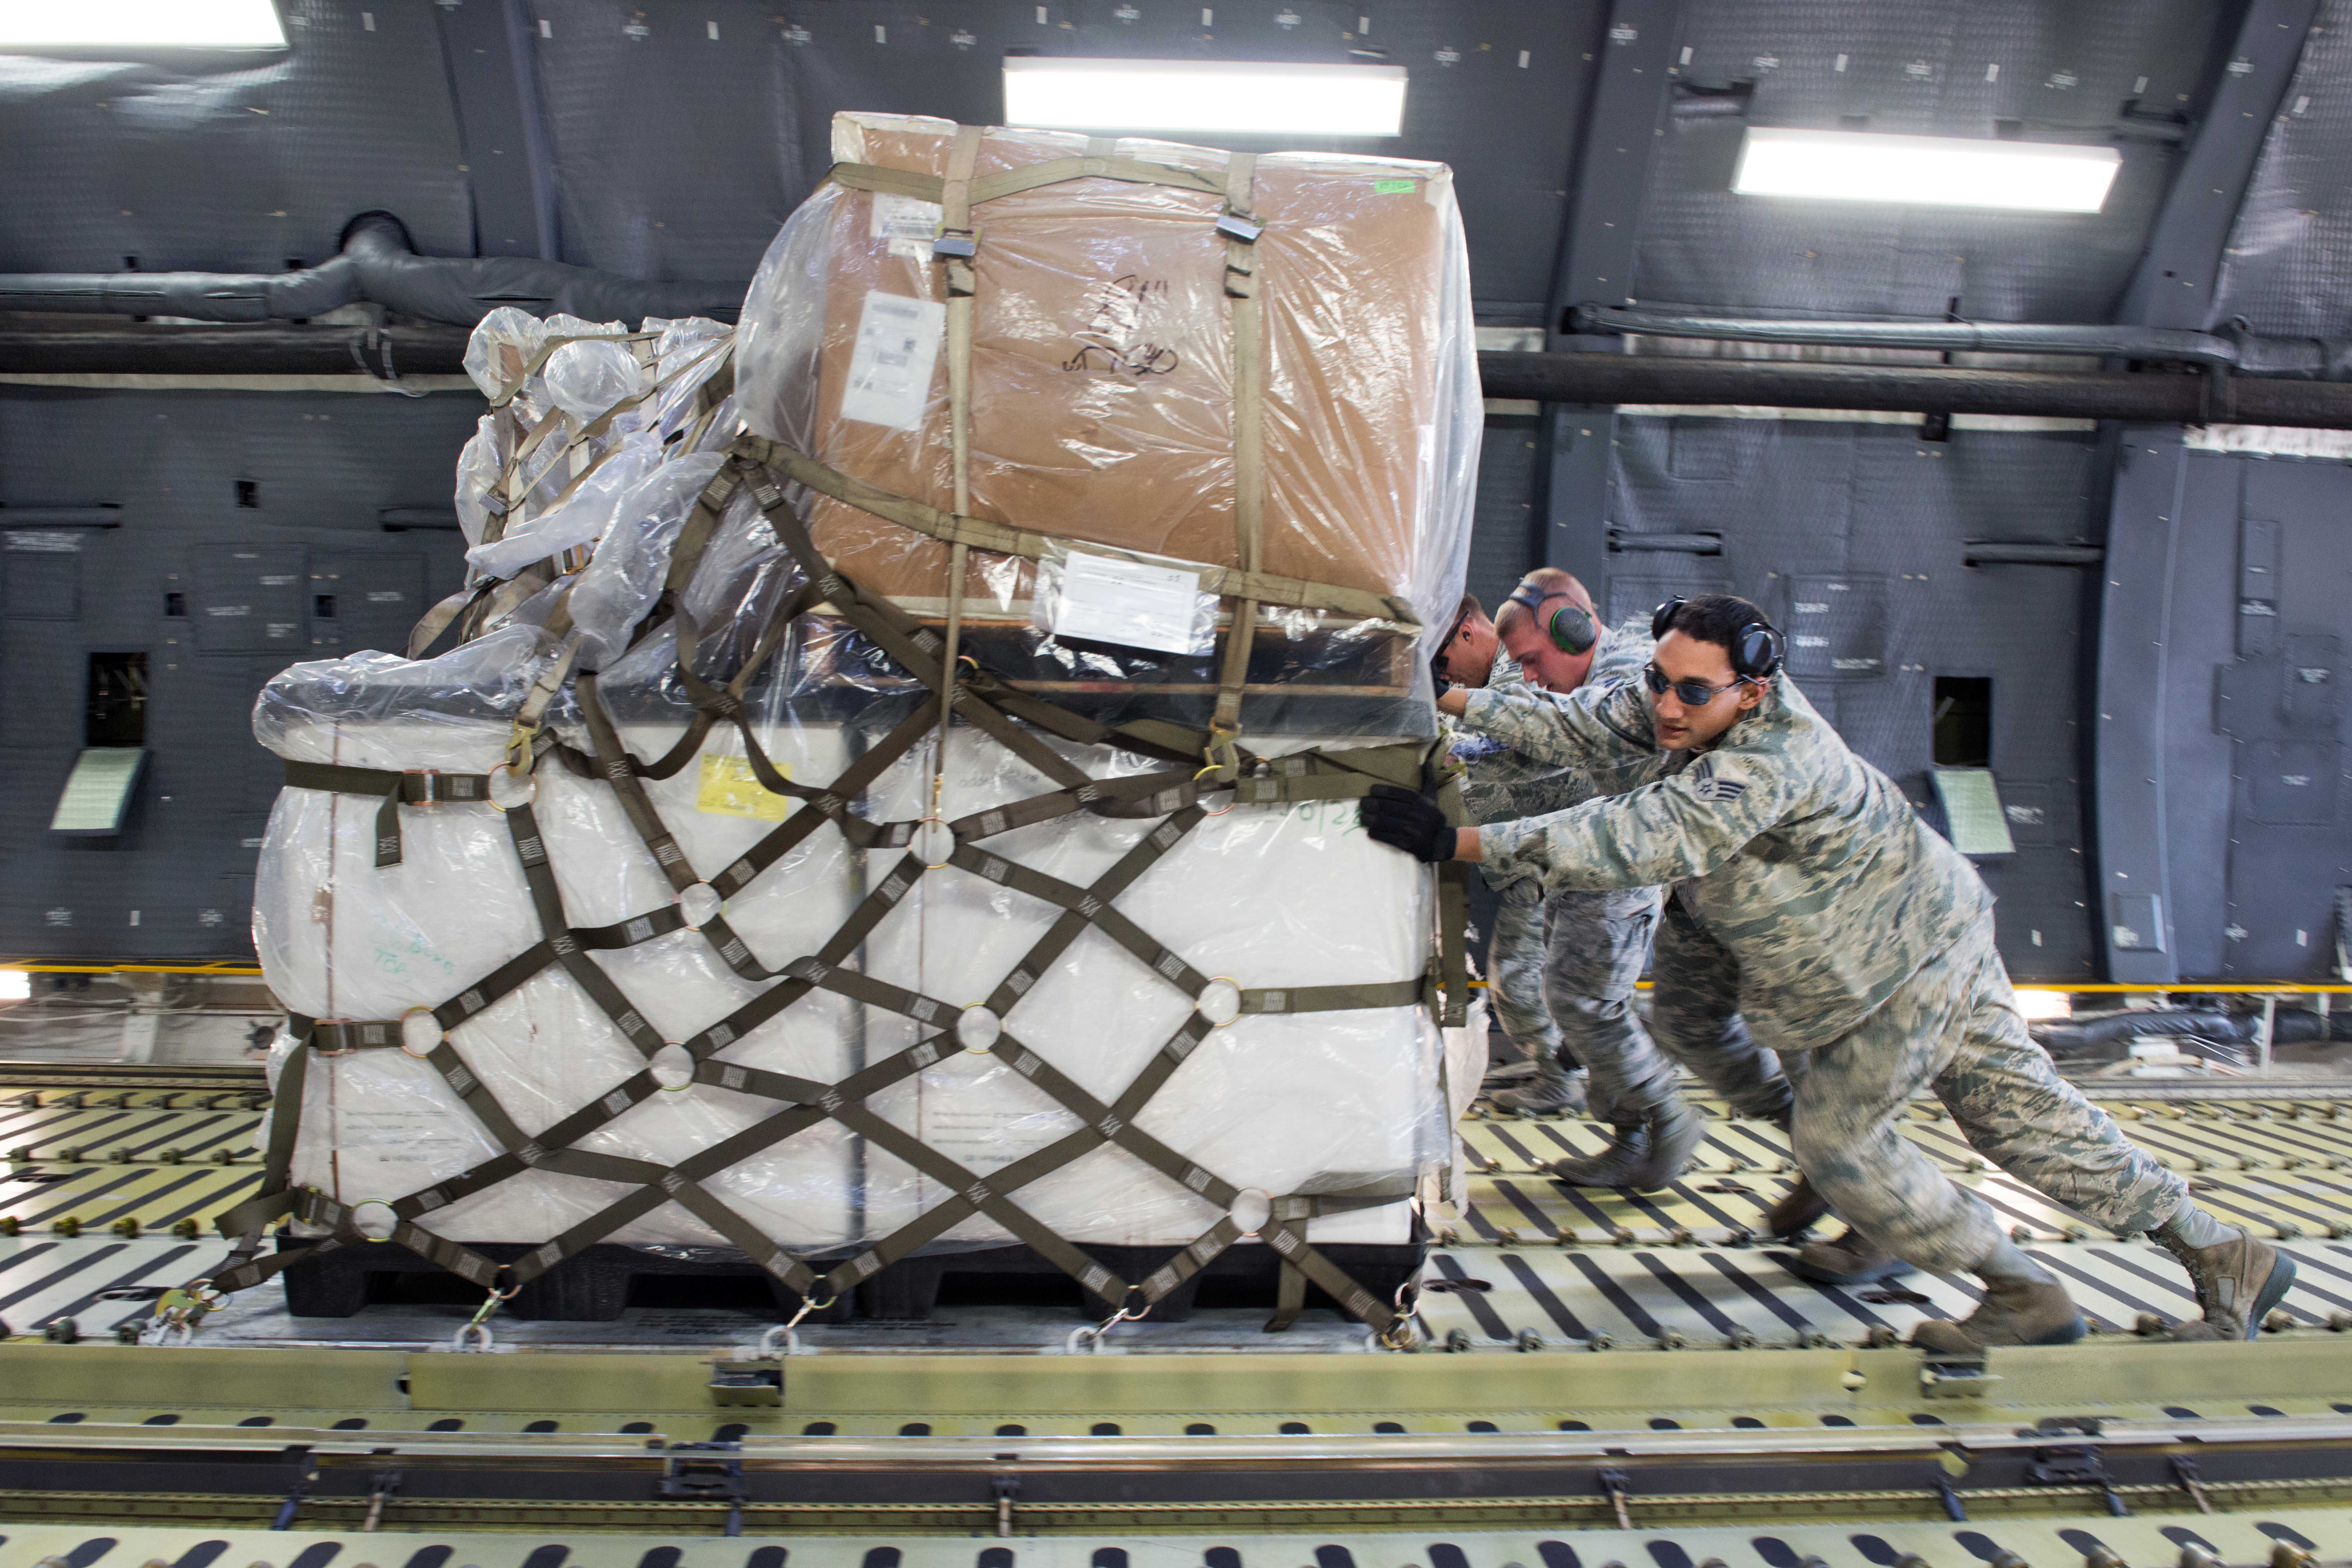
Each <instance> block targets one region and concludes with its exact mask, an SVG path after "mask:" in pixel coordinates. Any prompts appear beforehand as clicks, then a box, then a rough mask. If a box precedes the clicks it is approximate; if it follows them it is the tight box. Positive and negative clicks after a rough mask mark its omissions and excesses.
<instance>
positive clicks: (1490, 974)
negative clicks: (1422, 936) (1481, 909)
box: [1486, 877, 1559, 1062]
mask: <svg viewBox="0 0 2352 1568" xmlns="http://www.w3.org/2000/svg"><path fill="white" fill-rule="evenodd" d="M1543 973H1544V934H1543V884H1542V883H1540V882H1538V881H1537V880H1536V879H1534V878H1533V877H1521V878H1519V879H1517V880H1516V881H1510V882H1506V883H1504V884H1503V885H1502V887H1500V888H1499V889H1496V910H1495V936H1494V941H1493V942H1491V943H1490V944H1489V945H1488V946H1487V949H1486V1003H1487V1008H1488V1011H1490V1012H1491V1013H1492V1014H1493V1015H1494V1018H1495V1023H1496V1026H1497V1027H1499V1028H1500V1029H1501V1030H1502V1031H1503V1033H1504V1034H1505V1035H1507V1036H1508V1037H1510V1042H1511V1044H1512V1045H1514V1046H1517V1047H1518V1048H1519V1050H1520V1052H1521V1053H1522V1054H1523V1055H1524V1056H1525V1057H1526V1058H1527V1059H1528V1060H1529V1061H1533V1062H1548V1061H1550V1060H1552V1059H1553V1058H1555V1057H1556V1056H1558V1055H1559V1026H1558V1025H1557V1024H1554V1023H1553V1022H1552V1021H1551V1014H1550V1012H1549V1010H1548V1009H1547V1008H1546V1007H1545V1006H1544V994H1543Z"/></svg>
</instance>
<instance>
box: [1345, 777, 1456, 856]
mask: <svg viewBox="0 0 2352 1568" xmlns="http://www.w3.org/2000/svg"><path fill="white" fill-rule="evenodd" d="M1356 819H1357V820H1358V821H1359V822H1361V823H1362V824H1363V825H1364V831H1365V832H1367V833H1369V834H1370V835H1371V836H1372V837H1374V838H1376V839H1378V840H1379V841H1380V842H1381V843H1382V844H1385V845H1388V846H1389V847H1391V848H1394V849H1402V850H1403V851H1404V852H1405V853H1406V854H1408V855H1410V856H1412V857H1413V858H1415V859H1417V860H1426V861H1428V862H1429V863H1430V864H1431V865H1435V864H1437V863H1438V862H1439V861H1441V860H1451V859H1453V858H1454V826H1453V825H1452V824H1451V823H1449V822H1447V821H1446V820H1445V813H1444V811H1443V810H1441V809H1440V808H1439V806H1438V804H1437V803H1436V802H1435V801H1433V800H1432V799H1430V797H1429V796H1427V795H1416V794H1414V793H1413V792H1412V790H1409V789H1404V788H1402V787H1400V786H1399V785H1396V784H1374V785H1373V786H1372V788H1371V793H1370V794H1369V795H1365V796H1364V798H1363V799H1362V800H1361V801H1360V802H1358V803H1357V805H1356Z"/></svg>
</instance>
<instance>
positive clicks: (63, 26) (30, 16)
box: [0, 0, 286, 49]
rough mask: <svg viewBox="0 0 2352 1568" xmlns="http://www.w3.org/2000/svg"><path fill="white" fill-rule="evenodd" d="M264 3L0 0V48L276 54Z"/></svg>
mask: <svg viewBox="0 0 2352 1568" xmlns="http://www.w3.org/2000/svg"><path fill="white" fill-rule="evenodd" d="M110 47H126V48H149V49H154V48H174V49H282V48H284V47H286V29H285V28H284V27H282V26H279V25H278V7H277V6H276V5H272V4H271V3H270V0H0V49H87V48H110Z"/></svg>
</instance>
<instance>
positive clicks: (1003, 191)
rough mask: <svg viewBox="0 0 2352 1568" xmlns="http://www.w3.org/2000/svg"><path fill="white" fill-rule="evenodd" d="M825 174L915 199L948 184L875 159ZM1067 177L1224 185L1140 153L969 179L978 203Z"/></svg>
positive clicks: (936, 194) (1212, 188)
mask: <svg viewBox="0 0 2352 1568" xmlns="http://www.w3.org/2000/svg"><path fill="white" fill-rule="evenodd" d="M825 178H826V179H828V180H831V181H832V182H833V183H834V184H836V185H844V186H846V187H848V188H849V189H851V190H854V191H875V192H879V193H881V194H883V195H893V196H912V197H913V198H914V199H915V200H917V201H919V202H940V203H942V205H944V197H945V195H946V192H947V184H948V182H947V181H946V180H944V179H942V178H940V176H939V175H937V174H915V173H912V172H910V171H908V170H905V169H889V168H885V167H883V166H882V165H880V164H878V163H835V165H834V166H833V167H832V168H831V169H829V170H827V171H826V172H825ZM1068 180H1118V181H1120V182H1122V183H1124V184H1130V185H1168V186H1171V187H1173V188H1175V189H1177V190H1184V191H1202V192H1205V193H1207V194H1208V195H1216V194H1217V193H1219V192H1220V191H1222V190H1223V189H1224V184H1223V181H1221V180H1219V179H1218V178H1217V177H1216V176H1215V175H1214V174H1208V173H1206V172H1204V171H1202V170H1199V169H1187V168H1183V167H1181V166H1180V165H1178V164H1175V163H1146V162H1144V161H1143V160H1142V159H1139V158H1050V159H1047V160H1045V162H1043V163H1026V164H1024V165H1022V166H1021V167H1019V168H1017V169H1003V170H999V171H998V172H997V173H995V174H982V175H981V176H980V177H979V178H977V179H975V180H973V181H972V182H971V205H974V206H978V205H982V204H984V203H987V202H992V201H999V200H1002V199H1003V198H1004V197H1006V196H1011V195H1019V194H1020V193H1022V192H1023V191H1034V190H1035V189H1037V188H1038V187H1039V186H1041V185H1058V184H1063V183H1064V182H1065V181H1068Z"/></svg>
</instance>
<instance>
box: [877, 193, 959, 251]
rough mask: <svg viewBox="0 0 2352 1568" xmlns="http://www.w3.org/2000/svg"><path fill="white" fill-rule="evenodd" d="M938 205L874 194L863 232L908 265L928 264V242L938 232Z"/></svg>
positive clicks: (929, 246)
mask: <svg viewBox="0 0 2352 1568" xmlns="http://www.w3.org/2000/svg"><path fill="white" fill-rule="evenodd" d="M940 211H941V209H940V204H939V203H937V202H927V201H924V200H922V199H921V198H919V197H917V196H894V195H891V194H890V193H889V192H887V191H877V192H875V193H874V217H873V221H872V223H871V225H870V226H869V228H868V230H867V232H868V233H869V234H870V235H871V237H873V238H876V239H879V240H885V241H887V242H888V245H889V247H890V254H891V255H893V256H903V257H906V258H908V259H909V260H912V261H928V260H929V259H930V256H931V241H932V240H933V239H934V238H936V237H938V235H939V232H940Z"/></svg>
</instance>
